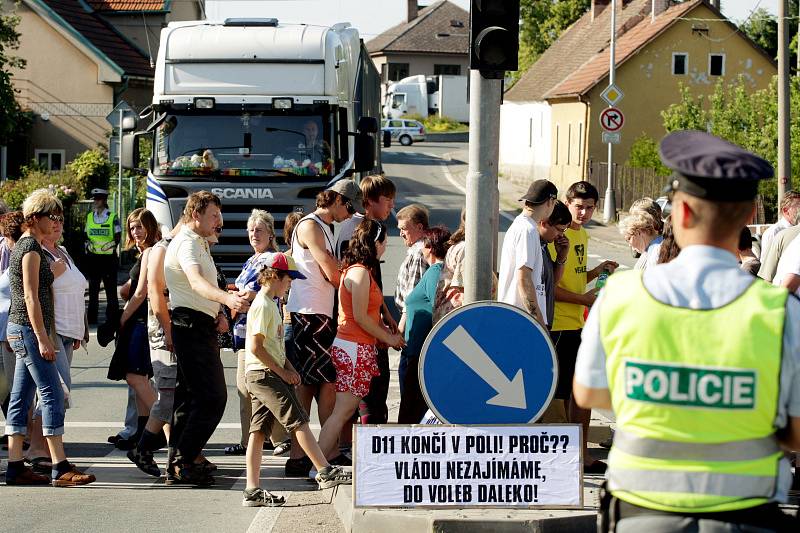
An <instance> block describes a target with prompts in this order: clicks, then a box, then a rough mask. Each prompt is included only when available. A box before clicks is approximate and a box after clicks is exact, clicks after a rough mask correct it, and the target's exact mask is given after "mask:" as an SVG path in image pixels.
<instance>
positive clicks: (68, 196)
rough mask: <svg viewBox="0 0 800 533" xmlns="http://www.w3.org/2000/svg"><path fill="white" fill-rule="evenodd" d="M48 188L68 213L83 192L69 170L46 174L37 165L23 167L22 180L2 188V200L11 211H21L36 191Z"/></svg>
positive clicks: (79, 183)
mask: <svg viewBox="0 0 800 533" xmlns="http://www.w3.org/2000/svg"><path fill="white" fill-rule="evenodd" d="M42 188H48V189H50V190H51V192H53V193H54V194H55V195H56V196H57V197H58V198H59V200H61V202H62V203H63V204H64V210H65V211H67V210H68V209H69V208H70V207H71V206H72V204H73V203H74V202H75V200H77V199H78V197H79V195H81V193H82V191H83V187H82V183H81V180H80V179H78V177H77V176H75V174H73V173H72V172H71V171H69V170H60V171H57V172H46V171H42V170H40V169H38V168H37V166H36V165H30V166H28V167H23V174H22V176H21V178H20V179H16V180H8V181H6V182H5V183H4V184H3V186H2V187H0V198H2V199H3V201H4V202H5V203H6V204H7V205H8V207H9V208H11V209H20V208H21V207H22V202H24V201H25V198H27V197H28V195H29V194H30V193H31V192H33V191H35V190H36V189H42Z"/></svg>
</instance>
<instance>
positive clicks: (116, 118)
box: [106, 100, 133, 220]
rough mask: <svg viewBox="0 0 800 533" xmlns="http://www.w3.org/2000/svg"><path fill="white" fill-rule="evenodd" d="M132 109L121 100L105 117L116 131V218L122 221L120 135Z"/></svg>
mask: <svg viewBox="0 0 800 533" xmlns="http://www.w3.org/2000/svg"><path fill="white" fill-rule="evenodd" d="M132 113H133V109H131V106H129V105H128V103H127V102H126V101H125V100H121V101H120V102H119V103H118V104H117V105H116V106H115V107H114V109H113V110H112V111H111V113H109V114H108V115H107V116H106V120H107V121H108V123H109V124H111V127H112V128H115V129H117V130H118V132H117V135H118V141H117V142H118V146H119V149H118V154H119V162H118V163H117V216H118V217H120V220H122V135H123V131H124V126H123V122H124V119H125V116H126V115H129V114H132Z"/></svg>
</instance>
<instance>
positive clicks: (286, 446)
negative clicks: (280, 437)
mask: <svg viewBox="0 0 800 533" xmlns="http://www.w3.org/2000/svg"><path fill="white" fill-rule="evenodd" d="M291 450H292V441H291V440H289V439H286V440H285V441H283V442H281V443H278V444H277V445H276V446H275V449H274V450H272V455H274V456H280V455H286V454H287V453H289V452H290V451H291Z"/></svg>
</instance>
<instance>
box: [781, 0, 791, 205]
mask: <svg viewBox="0 0 800 533" xmlns="http://www.w3.org/2000/svg"><path fill="white" fill-rule="evenodd" d="M788 15H789V0H779V2H778V205H780V203H781V201H782V200H783V195H784V194H786V189H787V188H788V186H789V183H790V182H789V180H790V178H791V176H792V160H791V155H790V153H789V150H790V149H791V143H790V135H791V133H790V130H789V121H790V118H791V111H790V107H789V95H790V92H789V32H788V31H787V30H788V25H787V21H786V17H787V16H788Z"/></svg>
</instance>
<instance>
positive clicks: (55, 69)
mask: <svg viewBox="0 0 800 533" xmlns="http://www.w3.org/2000/svg"><path fill="white" fill-rule="evenodd" d="M2 7H3V12H4V13H11V12H16V14H17V15H18V16H19V17H20V22H19V25H18V27H17V31H19V33H20V35H21V36H20V46H19V49H18V50H15V51H14V52H13V53H14V54H15V55H17V56H19V57H22V58H23V59H25V61H26V66H25V68H24V69H20V70H17V71H15V72H14V73H13V83H14V87H15V89H16V90H17V99H18V101H19V102H20V104H21V105H22V107H23V108H25V109H29V110H31V111H33V112H34V114H35V120H34V124H33V128H32V131H31V134H30V138H29V139H27V143H26V144H27V146H26V147H25V148H24V149H15V150H13V153H11V152H12V150H9V151H8V152H9V153H8V160H7V161H3V162H2V163H3V164H2V165H0V166H2V167H3V168H7V169H8V172H9V173H10V174H12V175H13V173H14V172H15V168H17V167H18V166H19V165H20V164H25V163H27V162H28V161H30V160H31V159H35V160H36V161H38V162H39V163H40V164H42V165H43V166H45V167H46V168H49V169H51V170H58V169H61V168H64V166H65V165H66V163H67V162H69V161H71V160H72V159H73V158H74V157H75V156H76V155H77V154H79V153H80V152H82V151H84V150H86V149H89V148H94V147H96V146H98V145H103V146H108V142H109V136H110V133H111V125H110V124H109V123H108V122H107V121H106V116H107V115H108V114H109V113H110V112H111V111H112V110H113V109H114V107H115V106H116V105H118V104H119V103H121V102H125V103H127V104H128V105H129V106H130V107H131V108H133V110H134V111H140V110H141V109H143V108H144V107H146V106H147V105H149V104H150V101H151V99H152V94H153V76H154V64H155V56H156V53H157V50H158V43H157V41H155V42H153V41H151V47H150V49H149V50H148V47H147V46H146V45H145V46H142V43H144V40H145V39H137V38H136V32H135V31H133V28H126V27H125V25H124V24H123V22H125V20H127V19H125V18H124V17H134V19H136V20H138V21H139V22H138V25H139V26H144V24H143V23H142V17H144V19H145V20H147V17H151V23H150V24H149V25H148V26H147V28H146V29H147V30H148V31H152V32H155V33H154V34H155V35H157V34H158V33H159V32H160V30H161V24H162V23H164V20H165V17H166V16H167V15H168V14H169V13H170V9H171V6H170V2H168V1H166V2H154V1H150V0H137V1H132V0H127V1H122V0H119V1H114V0H22V1H20V2H19V3H15V2H11V1H4V2H3V4H2ZM193 14H198V15H199V8H197V12H196V13H195V12H193ZM187 16H188V15H187ZM115 17H117V18H116V19H115ZM153 17H155V18H153ZM159 17H160V18H159ZM158 20H160V22H159V21H158ZM118 25H119V26H118ZM120 27H122V28H123V29H124V30H125V31H123V30H121V29H120ZM127 30H130V31H127ZM136 31H140V30H136ZM151 37H152V35H151Z"/></svg>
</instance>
